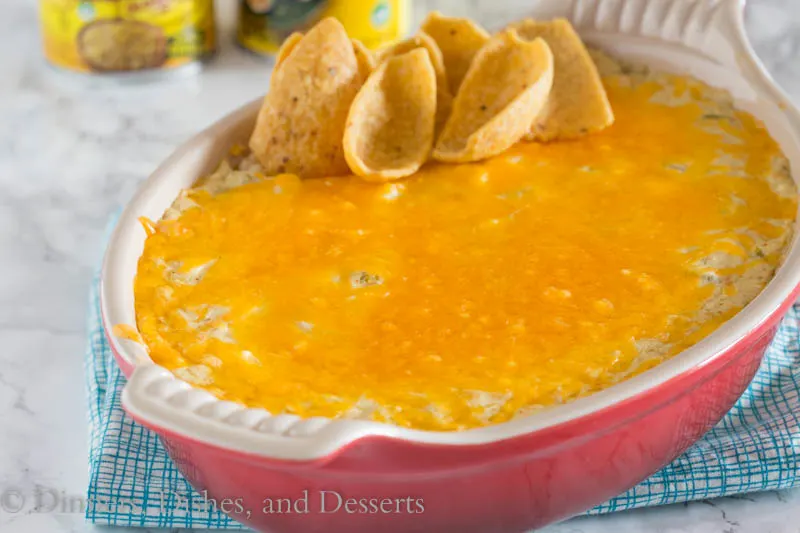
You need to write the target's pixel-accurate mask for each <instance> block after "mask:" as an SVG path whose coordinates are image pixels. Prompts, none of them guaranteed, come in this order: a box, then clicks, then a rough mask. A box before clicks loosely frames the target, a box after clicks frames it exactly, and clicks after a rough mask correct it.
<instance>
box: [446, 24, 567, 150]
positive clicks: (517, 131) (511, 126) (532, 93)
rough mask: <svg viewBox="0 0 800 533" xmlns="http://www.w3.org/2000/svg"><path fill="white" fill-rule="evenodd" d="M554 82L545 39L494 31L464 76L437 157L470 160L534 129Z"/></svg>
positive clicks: (549, 54) (518, 138) (504, 145)
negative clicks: (522, 37) (531, 126)
mask: <svg viewBox="0 0 800 533" xmlns="http://www.w3.org/2000/svg"><path fill="white" fill-rule="evenodd" d="M552 84H553V54H552V53H551V52H550V49H549V48H548V46H547V43H545V42H544V41H543V40H542V39H537V40H535V41H524V40H522V39H520V37H519V35H517V32H515V31H514V30H506V31H504V32H502V33H500V34H498V35H495V36H494V37H492V38H491V39H490V40H489V42H488V43H486V45H485V46H484V47H483V48H481V49H480V51H478V53H477V54H476V55H475V59H474V60H473V62H472V65H471V66H470V68H469V70H468V71H467V75H466V76H464V81H463V82H462V83H461V89H459V91H458V94H457V95H456V99H455V102H454V103H453V114H452V115H450V119H449V120H448V121H447V125H446V126H445V127H444V131H443V132H442V135H441V137H440V138H439V140H438V142H437V143H436V148H435V149H434V151H433V158H434V159H436V160H438V161H444V162H449V163H467V162H470V161H479V160H481V159H486V158H487V157H491V156H494V155H497V154H500V153H502V152H504V151H506V150H507V149H508V148H510V147H511V146H512V145H513V144H514V143H516V142H517V141H519V140H520V139H522V137H523V136H524V135H525V134H526V133H527V132H528V131H529V130H530V125H531V123H532V121H533V120H534V119H535V118H536V116H537V115H538V114H539V113H540V112H541V110H542V109H543V108H544V106H545V104H546V103H547V100H548V96H549V94H550V89H551V87H552Z"/></svg>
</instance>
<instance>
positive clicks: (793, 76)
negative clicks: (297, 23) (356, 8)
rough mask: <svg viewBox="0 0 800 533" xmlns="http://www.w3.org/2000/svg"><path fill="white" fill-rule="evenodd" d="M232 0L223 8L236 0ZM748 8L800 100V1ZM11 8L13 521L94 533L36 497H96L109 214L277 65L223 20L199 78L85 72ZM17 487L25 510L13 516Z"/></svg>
mask: <svg viewBox="0 0 800 533" xmlns="http://www.w3.org/2000/svg"><path fill="white" fill-rule="evenodd" d="M653 1H658V0H653ZM525 3H526V2H525V1H522V0H510V1H502V0H467V1H464V0H438V1H437V0H429V1H428V2H418V9H417V12H418V13H417V15H419V12H422V11H423V10H424V8H425V7H426V5H435V6H436V7H437V8H439V9H441V10H443V11H446V12H449V13H468V14H471V15H475V16H477V17H478V18H480V19H482V20H483V21H484V22H485V23H486V24H488V25H493V24H496V23H499V22H502V21H503V20H509V19H512V18H514V17H515V14H516V13H519V9H520V6H521V5H523V4H525ZM220 4H223V5H225V4H227V5H225V8H224V9H223V11H224V13H223V15H224V14H225V13H229V11H228V10H229V9H230V7H232V4H233V0H221V2H220ZM750 4H751V5H750V6H749V8H748V30H749V32H750V34H751V36H752V37H753V40H754V42H755V45H756V48H757V50H758V52H759V53H760V54H761V55H762V57H763V58H764V60H765V62H766V63H767V65H768V67H769V69H770V70H771V71H772V73H773V74H774V76H775V77H776V79H777V80H778V81H779V82H780V83H781V84H782V85H783V86H784V87H785V88H786V89H787V91H788V92H789V93H790V95H791V96H792V97H793V98H794V99H795V100H796V101H798V100H800V60H798V59H797V58H798V57H799V56H800V2H798V1H797V0H752V1H751V3H750ZM0 7H2V8H3V10H2V15H0V346H2V347H3V349H2V350H1V351H0V421H2V426H0V427H1V428H2V429H0V532H4V533H5V532H9V533H10V532H14V533H41V532H54V533H66V532H72V531H76V532H77V531H81V532H83V531H95V529H93V528H92V527H90V526H88V525H86V524H85V523H84V520H83V515H82V514H81V513H79V512H70V510H69V509H67V510H65V511H66V512H54V513H36V512H32V508H33V501H32V498H33V495H34V493H35V490H36V487H37V486H44V487H49V488H53V489H56V490H58V491H59V492H61V493H63V495H64V496H67V497H71V498H80V497H82V495H83V494H84V493H85V489H86V482H87V466H86V461H87V459H86V455H87V451H86V446H87V443H86V434H87V430H86V416H85V411H86V409H85V398H84V392H83V370H82V359H83V349H84V317H85V307H86V305H85V301H86V292H87V287H88V283H89V279H90V276H91V273H92V270H93V269H94V268H95V267H96V266H97V264H98V260H99V257H100V253H101V250H100V246H101V236H102V231H103V226H104V224H105V222H106V218H107V216H108V214H109V213H110V212H111V210H112V209H113V208H114V207H115V206H118V205H120V204H122V203H124V202H125V201H126V200H127V199H128V198H129V197H130V196H131V194H132V193H133V191H134V190H135V189H136V187H137V185H138V183H139V182H140V181H141V180H142V179H143V178H144V177H145V176H147V174H148V173H149V172H150V171H152V170H153V168H154V167H155V166H156V165H157V163H158V162H159V161H160V160H162V159H163V158H164V157H166V156H167V155H168V154H169V152H170V151H171V150H172V149H173V147H175V146H176V145H177V144H179V143H180V142H181V141H183V140H184V139H186V138H187V137H188V136H189V135H190V134H191V133H193V132H194V131H196V130H197V129H199V128H201V127H202V126H204V125H206V124H208V123H210V122H212V121H213V120H215V119H217V118H219V117H220V116H222V115H224V114H225V113H227V112H228V111H230V110H231V109H233V108H235V107H237V106H238V105H239V104H240V103H241V102H244V101H246V100H248V99H251V98H254V97H256V96H257V95H259V94H260V93H261V92H263V91H264V89H265V86H266V84H265V82H266V80H267V77H268V71H267V66H266V64H265V63H264V62H263V61H261V60H258V59H257V58H254V57H251V56H249V55H247V54H246V53H243V52H241V51H240V50H238V49H236V48H235V47H234V46H232V45H231V43H230V28H229V25H225V26H224V28H223V30H224V34H223V43H224V46H223V51H222V54H221V56H220V57H218V59H217V60H216V61H215V62H213V63H212V65H211V66H210V67H209V68H208V69H207V70H206V71H205V72H204V73H203V74H202V75H201V76H200V77H197V78H193V79H188V80H180V81H171V82H162V83H158V84H151V85H134V86H123V87H119V86H116V85H107V84H103V83H90V84H87V83H82V82H81V81H82V80H73V79H70V78H65V77H63V76H59V75H57V74H55V73H54V72H52V71H50V69H48V68H47V67H46V66H45V65H44V63H43V62H42V60H41V57H40V52H39V38H38V28H37V25H36V13H35V1H34V0H3V1H2V3H0ZM223 19H224V20H229V17H223ZM19 496H21V497H24V498H25V503H24V506H23V508H22V509H21V510H20V511H19V512H10V510H13V509H14V508H15V507H16V506H17V504H18V503H19V502H20V500H19V499H18V497H19ZM548 531H549V532H550V533H603V532H615V533H626V532H639V531H657V532H664V533H667V532H669V533H684V532H685V533H712V532H713V533H717V532H718V533H734V532H736V533H748V532H758V533H790V532H794V533H796V532H798V531H800V492H798V491H785V492H779V493H766V494H761V495H752V496H745V497H740V498H727V499H722V500H717V501H713V502H701V503H694V504H690V505H677V506H672V507H668V508H662V509H654V510H645V511H634V512H628V513H621V514H618V515H613V516H609V517H601V518H584V519H576V520H572V521H569V522H566V523H564V524H561V525H558V526H553V527H551V528H549V529H548Z"/></svg>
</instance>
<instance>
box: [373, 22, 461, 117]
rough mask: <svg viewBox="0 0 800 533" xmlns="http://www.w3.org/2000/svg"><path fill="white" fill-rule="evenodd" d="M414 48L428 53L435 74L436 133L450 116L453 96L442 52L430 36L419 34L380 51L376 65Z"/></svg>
mask: <svg viewBox="0 0 800 533" xmlns="http://www.w3.org/2000/svg"><path fill="white" fill-rule="evenodd" d="M416 48H424V49H425V50H427V51H428V54H429V55H430V60H431V64H432V65H433V70H434V72H436V131H437V132H438V131H440V130H441V128H442V127H444V123H445V122H446V121H447V117H449V116H450V110H451V109H452V107H453V94H452V93H451V92H450V87H449V84H448V82H447V73H446V71H445V68H444V60H443V59H442V51H441V50H439V46H438V45H437V44H436V41H434V40H433V38H431V36H430V35H427V34H425V33H422V32H420V33H418V34H417V35H414V36H413V37H409V38H408V39H404V40H402V41H398V42H396V43H394V44H392V45H390V46H389V47H388V48H384V49H382V50H381V51H380V52H379V53H378V64H381V63H383V62H384V61H386V60H387V59H388V58H390V57H393V56H397V55H400V54H405V53H407V52H410V51H411V50H414V49H416Z"/></svg>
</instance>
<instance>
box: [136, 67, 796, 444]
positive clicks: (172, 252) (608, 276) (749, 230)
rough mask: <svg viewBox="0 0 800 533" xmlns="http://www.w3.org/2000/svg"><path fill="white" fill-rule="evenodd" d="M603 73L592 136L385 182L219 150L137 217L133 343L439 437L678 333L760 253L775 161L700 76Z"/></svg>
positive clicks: (299, 399) (763, 136) (773, 209)
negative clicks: (601, 119) (600, 118)
mask: <svg viewBox="0 0 800 533" xmlns="http://www.w3.org/2000/svg"><path fill="white" fill-rule="evenodd" d="M605 83H606V85H607V89H608V93H609V98H610V100H611V103H612V105H613V108H614V110H615V113H616V123H615V124H614V126H612V127H611V128H610V129H608V130H607V131H605V132H603V133H600V134H596V135H591V136H588V137H586V138H584V139H581V140H578V141H572V142H558V143H549V144H538V143H523V144H519V145H517V146H515V147H513V148H512V149H511V150H510V151H509V152H507V153H505V154H503V155H502V156H498V157H496V158H494V159H491V160H489V161H486V162H483V163H479V164H468V165H437V164H429V165H427V166H425V167H423V168H422V170H420V171H419V172H418V173H417V174H415V175H414V176H413V177H411V178H410V179H407V180H403V181H400V182H395V183H389V184H382V185H378V184H371V183H366V182H364V181H362V180H360V179H359V178H357V177H353V176H348V177H336V178H330V179H314V180H305V181H301V180H299V179H298V178H296V177H294V176H290V175H281V176H277V177H266V176H263V175H261V174H259V173H258V172H257V169H250V170H241V168H242V166H245V167H246V165H239V168H240V170H231V169H229V168H228V167H227V166H224V167H223V168H222V169H221V170H220V172H218V173H217V175H216V177H214V176H212V178H208V179H206V180H205V181H202V182H200V183H199V184H198V186H197V187H195V188H194V189H191V190H189V191H185V192H184V193H183V194H182V195H181V197H180V198H179V199H178V201H176V204H175V206H174V209H173V210H172V211H171V212H168V213H167V215H166V216H165V217H164V218H163V219H162V220H161V221H159V222H157V223H155V224H154V225H153V226H152V227H151V228H150V234H149V236H148V238H147V241H146V246H145V249H144V253H143V255H142V257H141V259H140V261H139V269H138V275H137V277H136V282H135V297H136V314H137V321H138V323H137V326H138V330H139V332H140V333H141V335H142V337H143V339H144V342H145V344H146V345H147V347H148V349H149V351H150V355H151V357H152V358H153V360H154V361H155V362H156V363H158V364H160V365H163V366H165V367H166V368H169V369H171V370H173V371H174V372H175V373H176V374H177V375H178V376H180V377H182V378H183V379H186V380H187V381H189V382H191V383H193V384H195V385H197V386H200V387H204V388H206V389H208V390H210V391H211V392H212V393H214V394H215V395H217V396H218V397H220V398H224V399H228V400H233V401H237V402H241V403H243V404H246V405H248V406H251V407H264V408H266V409H267V410H269V411H271V412H273V413H294V414H298V415H301V416H325V417H358V418H365V419H373V420H379V421H387V422H390V423H393V424H398V425H402V426H408V427H414V428H421V429H435V430H455V429H464V428H469V427H476V426H481V425H485V424H488V423H495V422H500V421H505V420H508V419H510V418H512V417H514V416H515V415H517V414H519V413H524V412H528V411H530V410H531V409H536V408H540V407H542V406H548V405H552V404H556V403H562V402H565V401H568V400H571V399H574V398H576V397H579V396H581V395H585V394H588V393H591V392H593V391H597V390H600V389H603V388H605V387H608V386H610V385H612V384H614V383H615V382H618V381H620V380H622V379H624V378H626V377H629V376H631V375H634V374H636V373H639V372H641V371H643V370H646V369H648V368H650V367H652V366H654V365H657V364H658V363H660V362H661V361H663V360H664V359H666V358H668V357H670V356H672V355H674V354H676V353H678V352H680V351H681V350H683V349H685V348H687V347H688V346H691V345H692V344H694V343H696V342H698V341H699V340H700V339H702V338H703V337H705V336H707V335H708V334H709V333H711V332H712V331H714V330H715V329H716V328H717V327H718V326H719V325H720V324H722V323H723V322H725V321H726V320H728V319H729V318H730V317H731V316H733V315H734V314H735V313H737V312H738V311H739V310H740V309H742V307H743V306H744V305H746V304H747V303H748V302H749V301H750V300H751V299H752V298H754V297H755V296H756V295H757V294H758V292H759V291H760V290H761V289H762V288H763V287H764V285H765V284H766V283H767V281H768V280H769V279H770V278H771V277H772V275H773V273H774V270H775V268H776V267H777V266H778V265H779V263H780V261H781V258H782V254H783V251H784V249H785V247H786V244H787V242H788V240H789V239H790V237H791V228H792V225H793V221H794V218H795V214H796V211H797V205H796V200H795V190H794V186H793V184H792V182H791V180H790V178H789V174H788V165H787V163H786V160H785V159H784V157H783V156H782V154H781V152H780V150H779V148H778V147H777V145H776V143H775V142H774V141H773V140H772V139H771V138H770V136H769V135H768V133H767V132H766V131H765V129H764V128H763V127H762V125H761V124H760V123H759V122H758V121H756V120H755V119H753V118H752V117H751V116H749V115H747V114H745V113H742V112H739V111H736V110H734V109H733V106H732V104H731V103H730V100H729V99H728V98H727V96H726V95H725V94H723V93H721V92H719V91H715V90H712V89H710V88H708V87H707V86H705V85H703V84H701V83H699V82H696V81H693V80H688V79H685V78H680V77H672V76H664V75H651V74H646V73H639V74H631V73H623V72H621V71H618V72H615V73H612V74H610V75H607V76H606V77H605ZM215 180H217V181H215ZM219 180H221V181H219ZM226 180H227V181H226ZM215 183H217V185H219V184H220V183H221V184H223V185H219V186H217V187H216V188H215V187H214V184H215ZM231 183H233V184H236V185H238V186H233V185H231ZM226 184H227V185H226Z"/></svg>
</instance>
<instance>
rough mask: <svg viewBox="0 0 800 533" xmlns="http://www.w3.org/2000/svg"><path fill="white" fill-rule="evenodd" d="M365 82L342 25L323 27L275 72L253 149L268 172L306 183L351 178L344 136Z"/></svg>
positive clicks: (330, 22)
mask: <svg viewBox="0 0 800 533" xmlns="http://www.w3.org/2000/svg"><path fill="white" fill-rule="evenodd" d="M363 83H364V78H363V76H362V74H361V71H360V69H359V65H358V60H357V59H356V55H355V53H354V51H353V43H352V42H351V41H350V38H349V37H348V36H347V33H346V32H345V30H344V27H342V24H341V23H340V22H339V21H337V20H336V19H334V18H326V19H324V20H322V21H321V22H319V23H318V24H317V25H316V26H314V27H313V28H312V29H311V30H310V31H309V32H308V33H307V34H306V35H305V36H303V38H302V39H300V40H299V41H298V42H297V44H296V45H295V46H294V49H293V50H292V51H291V53H290V54H288V55H287V57H286V59H284V60H283V63H282V64H281V66H280V68H279V69H278V70H277V71H275V72H274V73H273V77H272V82H271V89H270V91H269V93H268V94H267V96H266V97H265V98H264V103H263V105H262V107H261V111H260V112H259V114H258V118H257V119H256V126H255V130H254V131H253V135H252V136H251V137H250V148H251V149H252V151H253V153H254V154H255V156H256V157H257V158H258V160H259V162H260V163H261V165H262V166H263V167H264V172H265V173H267V174H281V173H293V174H297V175H298V176H300V177H303V178H307V177H316V176H335V175H341V174H346V173H348V168H347V162H346V161H345V158H344V150H343V149H342V136H343V135H344V127H345V124H346V122H347V113H348V111H349V110H350V104H352V102H353V99H354V98H355V97H356V94H357V93H358V90H359V89H360V88H361V85H362V84H363Z"/></svg>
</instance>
